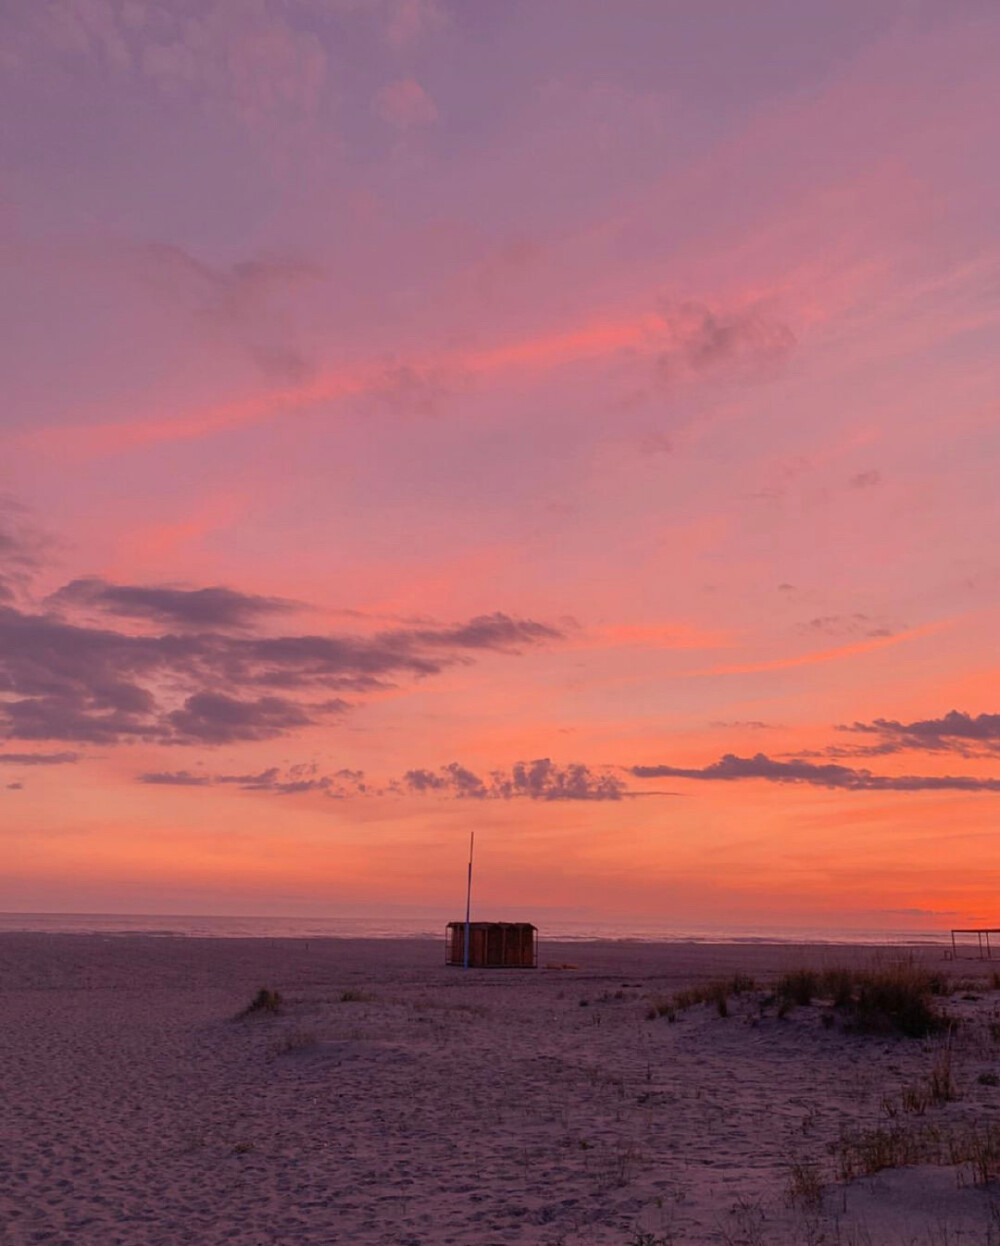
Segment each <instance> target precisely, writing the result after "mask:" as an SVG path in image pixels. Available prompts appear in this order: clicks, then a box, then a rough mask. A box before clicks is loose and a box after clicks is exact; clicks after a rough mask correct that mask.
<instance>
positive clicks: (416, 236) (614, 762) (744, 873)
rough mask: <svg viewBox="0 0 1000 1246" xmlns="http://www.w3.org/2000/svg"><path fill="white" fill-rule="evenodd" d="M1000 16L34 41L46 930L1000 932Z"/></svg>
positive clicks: (11, 854) (22, 692) (471, 24)
mask: <svg viewBox="0 0 1000 1246" xmlns="http://www.w3.org/2000/svg"><path fill="white" fill-rule="evenodd" d="M998 64H1000V8H998V7H997V5H996V3H995V2H994V0H936V2H934V0H926V2H921V0H755V3H752V4H750V3H746V2H745V0H615V3H613V4H611V3H608V2H607V0H14V2H13V3H10V4H6V5H4V6H3V8H2V10H0V80H2V88H0V91H2V97H0V111H2V115H3V117H4V125H3V127H2V129H0V175H2V176H0V256H2V259H0V263H2V281H0V307H2V314H3V324H4V331H3V333H2V335H0V352H2V368H3V377H4V402H3V405H2V408H0V431H2V452H0V494H2V500H0V909H3V910H20V911H63V912H125V913H129V912H143V913H148V912H161V913H264V914H267V913H269V914H285V913H288V914H295V913H301V914H303V915H331V916H337V915H344V914H347V915H349V914H353V913H372V914H380V913H382V914H394V913H395V914H407V913H427V914H431V915H440V916H441V917H443V918H447V917H451V916H455V915H456V914H457V913H459V912H460V911H461V909H462V905H463V887H464V869H465V852H466V847H467V836H468V832H469V831H470V830H471V829H475V830H476V832H477V852H478V860H479V872H478V874H477V901H478V905H479V911H480V913H481V914H482V915H483V916H493V915H495V916H505V915H511V916H519V915H525V916H534V917H535V919H536V920H539V922H540V924H542V925H543V926H544V922H545V920H546V919H548V920H550V921H555V920H563V919H565V920H571V919H572V920H576V919H578V920H581V921H585V920H591V919H593V920H598V919H599V920H602V921H611V922H615V921H617V922H620V923H621V924H622V928H623V929H624V928H625V927H626V926H627V924H628V923H637V924H641V923H648V922H650V921H653V922H658V923H661V924H664V925H671V926H675V927H685V926H693V925H695V924H710V925H718V924H727V925H730V926H732V927H734V928H736V927H749V926H753V925H760V924H767V925H771V926H775V925H783V924H787V925H801V924H809V925H821V926H827V927H831V928H833V927H851V928H860V927H884V928H903V927H906V928H914V929H926V928H931V927H949V926H952V925H956V924H970V923H985V922H988V923H989V924H992V925H996V924H998V923H1000V901H998V900H997V896H998V894H1000V862H998V857H997V852H996V843H997V835H998V826H1000V651H998V646H997V631H998V623H1000V483H998V469H1000V386H998V380H1000V349H998V348H1000V342H998V326H1000V234H998V230H997V221H998V220H1000V162H998V160H997V154H996V153H997V117H998V116H1000V76H998V74H997V65H998Z"/></svg>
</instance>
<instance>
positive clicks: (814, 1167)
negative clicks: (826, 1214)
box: [785, 1159, 825, 1211]
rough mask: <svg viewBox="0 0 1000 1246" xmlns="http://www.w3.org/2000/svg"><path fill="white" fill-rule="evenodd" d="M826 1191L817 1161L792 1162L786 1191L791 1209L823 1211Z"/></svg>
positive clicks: (802, 1160)
mask: <svg viewBox="0 0 1000 1246" xmlns="http://www.w3.org/2000/svg"><path fill="white" fill-rule="evenodd" d="M824 1189H825V1186H824V1184H823V1175H822V1173H821V1171H820V1167H819V1164H817V1163H816V1161H815V1160H811V1159H796V1160H792V1162H791V1164H789V1166H788V1188H787V1190H786V1191H785V1201H786V1202H787V1203H788V1206H789V1207H801V1208H802V1209H803V1211H821V1210H822V1208H823V1191H824Z"/></svg>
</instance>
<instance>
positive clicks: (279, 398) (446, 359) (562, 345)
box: [21, 303, 793, 454]
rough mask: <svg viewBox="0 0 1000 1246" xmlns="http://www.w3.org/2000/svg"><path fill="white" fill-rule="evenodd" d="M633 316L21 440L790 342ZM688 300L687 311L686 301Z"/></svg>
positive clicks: (280, 412)
mask: <svg viewBox="0 0 1000 1246" xmlns="http://www.w3.org/2000/svg"><path fill="white" fill-rule="evenodd" d="M682 307H683V308H687V309H688V310H687V311H680V310H678V309H677V308H674V307H673V306H668V307H667V308H666V309H665V310H661V311H659V312H654V313H646V314H640V315H635V316H633V317H631V318H618V319H610V318H595V319H591V320H589V321H585V322H583V323H580V324H577V325H574V326H571V327H569V328H554V329H552V330H549V331H546V332H539V333H536V334H534V335H532V336H529V337H522V338H515V339H513V340H507V341H499V342H496V343H494V344H488V345H483V346H478V347H473V348H469V347H464V348H458V349H453V350H446V351H436V352H428V353H425V354H420V353H416V354H411V355H409V356H407V357H404V358H399V359H397V360H395V361H394V362H393V364H392V367H391V369H389V370H388V371H387V366H386V362H385V360H384V359H369V360H367V361H360V362H358V363H353V364H350V365H346V364H345V365H343V366H340V367H334V368H330V369H328V370H326V371H323V372H320V373H319V374H317V375H316V376H315V377H313V378H311V379H308V380H304V381H303V382H302V383H301V384H299V383H296V382H295V381H294V380H291V379H290V380H289V383H287V384H285V385H283V386H281V387H279V388H275V389H271V390H268V391H266V392H265V393H262V394H261V393H255V394H252V395H250V396H247V397H243V398H236V399H233V400H232V401H228V402H224V403H221V404H217V405H213V406H211V407H208V408H202V409H197V410H192V411H188V412H181V413H178V414H177V415H176V416H172V417H166V418H162V419H139V420H135V421H132V422H128V423H124V422H123V423H99V424H92V425H89V426H78V427H75V428H72V429H63V428H60V429H58V430H56V429H52V428H50V429H43V430H41V431H38V432H33V433H28V434H25V435H24V436H23V437H22V438H21V441H22V443H23V444H25V445H28V446H34V447H37V448H41V449H44V450H46V452H48V453H62V454H65V453H67V452H72V453H74V454H80V453H85V454H110V453H117V452H121V451H124V450H128V449H131V448H133V447H137V446H142V445H152V444H158V443H161V442H174V441H189V440H196V439H199V438H203V437H208V436H211V435H213V434H216V433H220V432H224V431H229V430H232V429H238V428H245V427H250V426H254V425H260V424H265V423H269V422H270V421H272V420H274V419H277V418H279V417H281V416H287V415H288V414H290V413H294V412H299V411H305V410H309V409H312V408H314V407H316V406H317V405H319V404H321V403H322V404H331V403H337V402H343V401H346V400H357V399H359V398H375V399H379V398H384V396H385V394H386V387H387V378H389V379H390V381H391V378H392V376H397V377H398V376H403V377H406V378H433V381H432V382H430V383H431V384H432V388H433V392H434V393H441V392H444V391H445V390H446V389H448V388H449V387H450V385H452V384H454V385H457V384H458V383H459V382H460V381H461V383H462V384H465V385H467V384H469V383H470V382H473V381H476V380H484V379H488V378H490V377H492V376H494V375H498V374H500V375H503V376H509V375H510V374H511V373H513V372H515V371H531V372H543V373H544V372H548V371H551V370H554V369H558V368H565V367H569V366H573V365H577V364H581V363H585V362H587V361H590V360H596V359H603V358H611V357H614V356H618V355H625V354H627V355H628V356H629V357H630V359H633V360H635V361H637V362H638V363H640V364H641V366H645V367H647V368H649V369H651V370H652V371H653V372H654V373H657V374H658V375H659V376H660V377H661V379H662V380H664V381H669V382H670V383H674V382H681V381H684V380H687V381H694V380H697V379H698V378H700V377H701V376H703V375H705V374H708V373H711V372H712V371H715V370H718V369H725V368H728V367H732V366H739V367H744V366H746V365H748V364H750V363H752V362H754V361H756V363H758V364H761V363H773V362H774V361H776V360H778V359H780V358H782V357H783V355H784V354H785V353H787V351H788V350H790V349H791V348H792V345H793V338H792V337H791V331H790V330H787V329H786V328H785V327H784V326H783V325H780V324H777V323H773V322H772V321H770V320H769V319H767V318H766V317H764V316H763V315H762V314H761V313H757V312H755V311H753V310H752V309H746V308H741V309H734V310H726V309H725V308H723V307H719V308H717V309H715V310H711V311H710V310H709V308H708V305H702V304H700V303H698V304H683V305H682ZM691 309H694V310H691Z"/></svg>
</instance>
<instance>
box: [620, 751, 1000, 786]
mask: <svg viewBox="0 0 1000 1246" xmlns="http://www.w3.org/2000/svg"><path fill="white" fill-rule="evenodd" d="M629 773H630V774H632V775H634V776H635V777H636V778H637V779H663V778H672V779H696V780H699V781H703V782H709V783H733V782H739V781H742V780H746V779H766V780H767V781H768V782H770V783H791V784H806V785H809V786H812V787H825V788H834V789H841V790H843V791H849V792H934V791H954V792H1000V779H980V778H975V777H973V776H968V775H878V774H872V773H871V771H870V770H862V769H855V768H853V767H851V766H841V765H837V764H835V763H828V764H824V765H817V764H816V763H814V762H810V761H804V760H803V759H801V758H795V759H793V760H791V761H776V760H774V759H773V758H771V757H768V756H767V755H766V754H764V753H756V754H755V755H754V756H753V757H737V756H736V755H735V754H733V753H726V754H725V755H724V756H723V757H721V758H720V759H719V760H718V761H716V762H713V763H712V764H711V765H708V766H702V767H695V768H691V767H684V766H632V767H630V768H629Z"/></svg>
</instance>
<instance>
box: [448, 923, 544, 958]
mask: <svg viewBox="0 0 1000 1246" xmlns="http://www.w3.org/2000/svg"><path fill="white" fill-rule="evenodd" d="M465 926H466V923H465V922H449V923H448V929H447V933H446V936H445V964H446V965H464V964H465ZM537 965H538V929H537V927H535V926H532V924H531V923H530V922H470V923H469V968H470V969H534V968H536V967H537Z"/></svg>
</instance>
